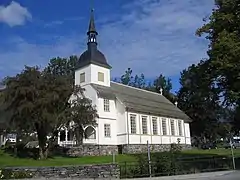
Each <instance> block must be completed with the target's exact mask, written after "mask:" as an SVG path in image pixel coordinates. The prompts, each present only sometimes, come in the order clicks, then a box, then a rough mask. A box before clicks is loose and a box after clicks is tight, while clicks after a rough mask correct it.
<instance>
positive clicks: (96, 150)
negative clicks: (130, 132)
mask: <svg viewBox="0 0 240 180" xmlns="http://www.w3.org/2000/svg"><path fill="white" fill-rule="evenodd" d="M113 153H114V154H118V147H117V146H105V145H82V146H78V147H71V148H69V149H68V150H67V151H66V154H67V155H68V156H70V157H81V156H103V155H111V154H113Z"/></svg>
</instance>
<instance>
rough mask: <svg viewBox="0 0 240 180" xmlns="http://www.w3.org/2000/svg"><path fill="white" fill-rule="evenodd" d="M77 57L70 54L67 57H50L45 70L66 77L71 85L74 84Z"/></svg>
mask: <svg viewBox="0 0 240 180" xmlns="http://www.w3.org/2000/svg"><path fill="white" fill-rule="evenodd" d="M77 59H78V58H77V56H70V57H69V58H68V59H67V58H60V57H57V58H52V59H50V61H49V63H48V66H47V67H46V68H45V71H46V72H48V73H50V74H53V75H58V76H64V77H68V79H69V83H70V84H71V85H72V84H74V78H75V68H76V63H77Z"/></svg>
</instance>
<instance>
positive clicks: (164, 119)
mask: <svg viewBox="0 0 240 180" xmlns="http://www.w3.org/2000/svg"><path fill="white" fill-rule="evenodd" d="M161 120H162V121H161V126H162V135H163V136H166V135H168V131H167V127H168V125H167V118H161ZM163 122H164V123H163ZM164 125H165V126H164Z"/></svg>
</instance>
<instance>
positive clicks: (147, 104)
mask: <svg viewBox="0 0 240 180" xmlns="http://www.w3.org/2000/svg"><path fill="white" fill-rule="evenodd" d="M91 85H92V86H93V88H94V89H96V91H97V92H98V95H99V96H100V97H105V98H111V99H114V98H116V97H117V98H118V99H119V100H120V101H121V102H122V103H123V104H124V105H125V106H126V107H127V108H128V109H129V111H133V112H139V113H146V114H152V115H156V116H161V117H169V118H176V119H182V120H184V121H185V122H190V121H191V119H190V118H189V117H188V116H187V115H186V114H185V113H184V112H183V111H181V110H180V109H179V108H178V107H176V106H175V105H174V104H173V103H171V102H170V101H169V100H168V99H167V98H165V97H164V96H163V95H160V94H158V93H154V92H150V91H147V90H143V89H139V88H134V87H130V86H126V85H123V84H120V83H116V82H111V87H105V86H101V85H96V84H91Z"/></svg>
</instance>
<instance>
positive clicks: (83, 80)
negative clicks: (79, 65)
mask: <svg viewBox="0 0 240 180" xmlns="http://www.w3.org/2000/svg"><path fill="white" fill-rule="evenodd" d="M83 82H85V73H81V74H80V83H83Z"/></svg>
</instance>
